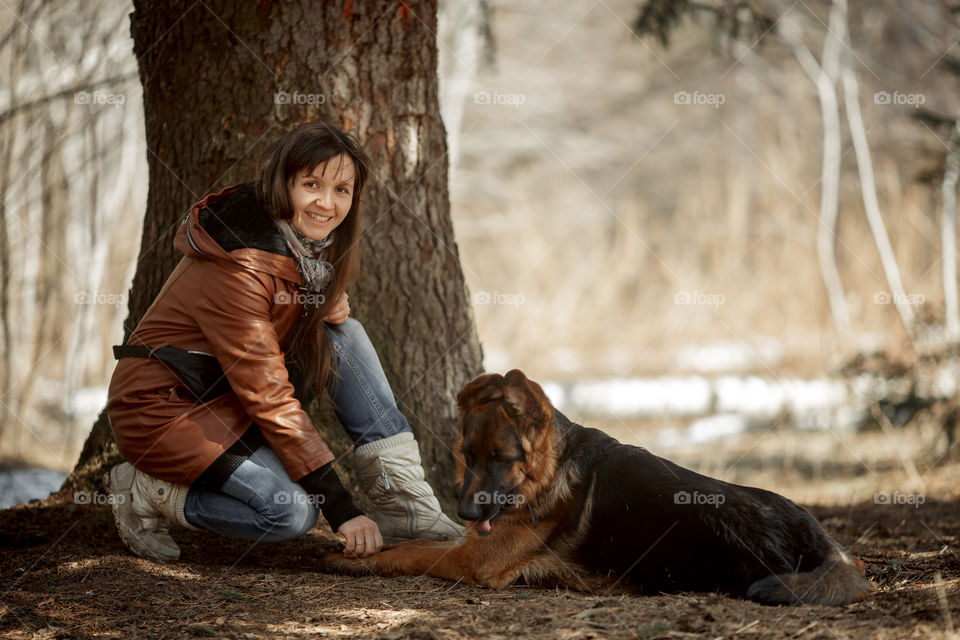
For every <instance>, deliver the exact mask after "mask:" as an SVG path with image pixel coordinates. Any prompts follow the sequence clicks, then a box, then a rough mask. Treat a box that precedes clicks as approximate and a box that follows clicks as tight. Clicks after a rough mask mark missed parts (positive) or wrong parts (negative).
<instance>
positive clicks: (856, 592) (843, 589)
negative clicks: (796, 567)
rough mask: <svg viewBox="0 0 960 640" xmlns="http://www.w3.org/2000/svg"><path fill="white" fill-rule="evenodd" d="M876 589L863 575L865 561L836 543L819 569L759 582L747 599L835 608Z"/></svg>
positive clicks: (777, 576) (769, 602) (786, 574)
mask: <svg viewBox="0 0 960 640" xmlns="http://www.w3.org/2000/svg"><path fill="white" fill-rule="evenodd" d="M873 589H874V585H873V583H872V582H870V581H869V580H867V578H866V577H865V576H864V573H863V562H861V560H860V559H859V558H857V557H855V556H852V555H850V554H849V553H847V552H846V551H844V550H843V549H841V548H840V547H839V546H838V545H836V544H833V545H831V549H830V552H829V553H828V554H827V557H826V559H825V560H824V561H823V563H822V564H821V565H820V566H819V567H817V568H816V569H813V570H812V571H805V572H803V573H781V574H779V575H773V576H769V577H767V578H763V579H762V580H757V581H756V582H754V583H753V584H752V585H750V588H749V589H747V597H748V598H750V599H751V600H756V601H757V602H760V603H763V604H794V605H797V604H820V605H827V606H836V605H841V604H847V603H850V602H856V601H858V600H861V599H862V598H864V597H865V596H866V595H867V594H869V593H870V592H871V591H873Z"/></svg>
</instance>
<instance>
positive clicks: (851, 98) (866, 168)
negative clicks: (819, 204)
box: [834, 0, 916, 352]
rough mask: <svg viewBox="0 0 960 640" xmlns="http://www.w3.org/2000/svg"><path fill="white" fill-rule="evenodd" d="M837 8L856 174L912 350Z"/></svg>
mask: <svg viewBox="0 0 960 640" xmlns="http://www.w3.org/2000/svg"><path fill="white" fill-rule="evenodd" d="M834 4H835V5H836V7H838V9H837V11H839V12H840V16H841V22H840V39H841V43H842V44H843V45H844V48H845V49H846V50H847V53H846V54H845V55H843V56H842V57H841V68H840V77H841V78H842V79H843V101H844V102H843V103H844V106H845V107H846V111H847V124H848V125H849V127H850V138H851V139H852V140H853V151H854V154H855V155H856V157H857V171H858V172H859V174H860V193H861V195H862V196H863V208H864V210H865V211H866V214H867V222H868V223H869V225H870V232H871V233H872V234H873V241H874V243H875V244H876V246H877V252H878V253H879V254H880V264H882V265H883V273H884V275H885V276H886V278H887V286H888V287H890V297H891V298H892V301H893V306H894V308H896V310H897V313H898V314H899V316H900V321H901V322H902V323H903V328H904V330H905V331H906V332H907V340H909V341H910V344H911V345H912V346H913V351H914V352H916V346H915V344H914V332H915V324H916V315H915V314H914V313H913V308H912V307H911V306H910V305H911V303H910V299H911V298H910V297H909V296H907V292H906V291H905V290H904V288H903V280H902V279H901V278H900V267H899V266H898V265H897V257H896V255H895V254H894V252H893V247H892V246H891V244H890V237H889V236H888V235H887V228H886V226H885V225H884V223H883V215H882V214H881V213H880V203H879V202H878V201H877V187H876V182H875V180H874V174H873V161H872V160H871V159H870V143H869V142H868V141H867V131H866V128H865V127H864V126H863V116H862V115H861V113H860V85H859V83H858V82H857V74H856V73H855V72H854V70H853V63H852V62H851V60H850V57H851V54H850V51H852V48H851V47H852V46H853V45H852V44H851V42H850V32H849V29H848V27H847V0H834Z"/></svg>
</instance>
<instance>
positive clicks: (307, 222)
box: [287, 154, 354, 240]
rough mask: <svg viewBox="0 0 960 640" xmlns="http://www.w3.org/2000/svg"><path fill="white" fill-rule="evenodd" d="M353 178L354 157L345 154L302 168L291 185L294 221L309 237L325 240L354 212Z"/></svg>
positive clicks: (300, 230)
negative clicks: (304, 169) (351, 211)
mask: <svg viewBox="0 0 960 640" xmlns="http://www.w3.org/2000/svg"><path fill="white" fill-rule="evenodd" d="M353 181H354V166H353V160H351V159H350V157H349V156H347V155H342V154H341V155H339V156H336V157H334V158H331V159H330V160H328V161H327V162H325V163H323V164H318V165H317V166H315V167H313V169H310V170H308V171H301V172H300V173H298V174H297V175H296V176H294V177H293V179H292V180H290V182H289V184H288V185H287V187H288V189H289V193H290V204H291V205H292V207H293V218H292V219H291V220H290V223H291V224H293V226H294V227H295V228H296V229H297V231H299V232H300V233H302V234H303V235H305V236H306V237H308V238H309V239H311V240H323V239H324V238H326V237H327V236H328V235H330V232H331V231H333V230H334V229H336V228H337V226H338V225H339V224H340V223H341V222H343V221H344V219H345V218H346V217H347V214H348V213H350V207H351V205H352V204H353V188H354V184H353Z"/></svg>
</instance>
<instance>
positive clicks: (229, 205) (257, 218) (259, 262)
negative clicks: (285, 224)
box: [173, 184, 303, 285]
mask: <svg viewBox="0 0 960 640" xmlns="http://www.w3.org/2000/svg"><path fill="white" fill-rule="evenodd" d="M173 243H174V246H175V247H176V248H177V249H178V250H179V251H180V252H181V253H183V254H184V255H185V256H189V257H191V258H200V259H205V260H224V261H227V262H231V263H235V264H239V265H241V266H243V267H246V268H248V269H254V270H255V271H262V272H264V273H269V274H271V275H275V276H278V277H280V278H283V279H284V280H289V281H290V282H295V283H297V284H298V285H303V279H302V278H301V277H300V273H299V271H297V266H296V263H295V262H294V258H293V254H292V253H291V251H290V248H289V247H288V246H287V243H286V240H284V238H283V234H281V233H280V230H279V229H278V228H277V226H276V224H274V222H273V218H271V217H270V214H269V213H268V212H267V210H266V209H265V208H264V207H263V205H262V204H261V203H260V200H259V199H258V198H257V196H256V193H255V192H254V189H253V185H251V184H235V185H233V186H230V187H227V188H226V189H224V190H223V191H221V192H219V193H213V194H210V195H208V196H206V197H205V198H204V199H203V200H201V201H200V202H198V203H197V204H195V205H193V209H191V211H190V214H189V215H188V216H187V218H186V219H185V220H184V221H183V222H182V223H181V225H180V228H179V229H178V230H177V235H176V237H175V238H174V241H173Z"/></svg>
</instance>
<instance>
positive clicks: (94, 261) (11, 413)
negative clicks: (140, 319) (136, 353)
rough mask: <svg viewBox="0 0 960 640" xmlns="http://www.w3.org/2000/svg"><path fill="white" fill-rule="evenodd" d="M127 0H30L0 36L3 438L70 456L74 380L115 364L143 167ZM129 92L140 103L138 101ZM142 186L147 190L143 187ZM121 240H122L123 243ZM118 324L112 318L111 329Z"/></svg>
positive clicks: (17, 448) (81, 384) (22, 448)
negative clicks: (113, 344)
mask: <svg viewBox="0 0 960 640" xmlns="http://www.w3.org/2000/svg"><path fill="white" fill-rule="evenodd" d="M127 12H128V7H127V6H126V5H124V4H123V3H122V2H119V3H113V4H110V3H107V4H103V3H88V2H81V1H77V0H75V1H68V2H58V3H44V2H41V1H39V0H21V1H20V2H18V3H17V4H16V6H15V7H7V8H6V12H5V15H4V16H3V17H4V18H6V20H4V24H5V32H4V33H3V36H2V39H0V68H2V69H4V72H3V73H2V74H0V75H2V77H3V80H2V81H0V145H2V147H0V149H2V150H0V193H2V199H0V333H2V342H0V359H2V366H0V439H2V445H3V446H2V453H3V455H5V456H7V457H15V458H16V457H23V456H29V461H30V462H33V463H37V462H40V463H45V464H66V463H69V462H70V460H68V459H63V456H64V454H65V453H66V452H69V451H71V450H73V451H75V450H76V448H75V447H76V444H77V443H76V442H75V437H74V432H75V431H74V428H73V427H74V424H75V423H76V422H77V421H78V416H79V415H80V414H82V411H79V410H78V403H77V402H76V398H78V397H82V396H83V394H78V392H79V391H80V390H81V389H83V388H85V387H86V386H88V385H91V384H94V383H95V382H97V381H99V380H101V379H102V378H103V377H104V375H105V374H106V373H107V371H108V368H109V367H111V366H112V361H111V360H112V358H110V355H109V353H108V352H106V351H105V350H104V349H103V348H102V346H103V344H104V342H105V340H106V335H107V334H109V333H115V332H116V331H117V330H118V329H119V327H120V322H121V320H122V315H121V314H122V313H123V310H122V304H120V303H119V301H120V300H122V298H123V296H122V294H121V293H119V289H120V287H122V283H123V282H124V281H125V280H126V279H127V278H128V277H129V276H128V265H129V262H130V258H131V257H132V254H133V251H134V250H135V247H123V246H122V244H121V242H120V241H118V239H119V238H124V239H128V238H129V237H131V232H136V230H137V229H138V228H139V223H138V222H137V221H136V218H135V217H132V216H131V213H133V215H134V216H136V215H138V214H137V211H138V209H137V205H135V204H134V203H135V201H136V200H138V199H139V198H138V195H139V196H141V197H142V193H140V194H138V188H137V185H142V184H143V183H144V181H145V179H146V163H145V162H144V159H143V158H142V157H140V156H138V154H139V153H142V144H143V143H142V138H143V129H142V122H141V118H140V116H139V113H138V111H139V109H138V105H139V93H140V91H139V85H138V83H137V81H136V70H135V67H134V66H133V64H132V62H133V60H132V58H129V56H124V55H123V52H124V50H125V49H127V48H128V47H129V45H128V44H127V42H129V39H128V37H127V36H126V34H125V33H124V28H123V25H124V23H125V22H126V19H127V17H126V14H127ZM131 105H132V106H131ZM139 191H141V192H142V189H140V190H139ZM118 245H121V246H118ZM111 329H112V331H111Z"/></svg>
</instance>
